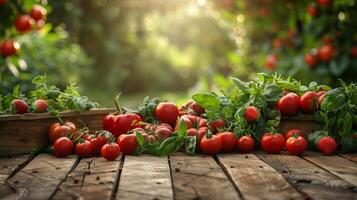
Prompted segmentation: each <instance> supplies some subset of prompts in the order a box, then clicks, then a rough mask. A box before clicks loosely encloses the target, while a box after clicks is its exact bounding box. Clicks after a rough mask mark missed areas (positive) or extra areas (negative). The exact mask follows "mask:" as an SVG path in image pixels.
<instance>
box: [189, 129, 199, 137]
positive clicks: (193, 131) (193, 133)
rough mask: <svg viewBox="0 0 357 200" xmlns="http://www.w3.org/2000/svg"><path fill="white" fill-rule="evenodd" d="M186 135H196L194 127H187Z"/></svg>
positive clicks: (196, 131)
mask: <svg viewBox="0 0 357 200" xmlns="http://www.w3.org/2000/svg"><path fill="white" fill-rule="evenodd" d="M186 134H187V136H197V135H198V130H196V129H194V128H190V129H187V131H186Z"/></svg>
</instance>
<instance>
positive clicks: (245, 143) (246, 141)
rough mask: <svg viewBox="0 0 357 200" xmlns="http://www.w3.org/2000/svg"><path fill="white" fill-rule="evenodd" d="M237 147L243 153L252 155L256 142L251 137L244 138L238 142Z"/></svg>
mask: <svg viewBox="0 0 357 200" xmlns="http://www.w3.org/2000/svg"><path fill="white" fill-rule="evenodd" d="M236 146H237V147H238V149H239V151H240V152H242V153H250V152H252V150H253V149H254V146H255V142H254V140H253V138H252V137H250V136H242V137H240V138H239V139H238V140H237V143H236Z"/></svg>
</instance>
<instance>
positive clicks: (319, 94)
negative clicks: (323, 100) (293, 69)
mask: <svg viewBox="0 0 357 200" xmlns="http://www.w3.org/2000/svg"><path fill="white" fill-rule="evenodd" d="M316 94H317V96H318V97H320V96H322V95H324V94H326V91H324V90H320V91H318V92H317V93H316Z"/></svg>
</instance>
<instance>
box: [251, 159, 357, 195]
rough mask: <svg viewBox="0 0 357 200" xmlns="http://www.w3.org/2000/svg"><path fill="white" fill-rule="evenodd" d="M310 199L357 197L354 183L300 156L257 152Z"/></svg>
mask: <svg viewBox="0 0 357 200" xmlns="http://www.w3.org/2000/svg"><path fill="white" fill-rule="evenodd" d="M257 156H259V158H261V159H262V160H264V161H265V162H266V163H268V164H269V165H270V166H271V167H273V168H274V169H275V170H276V171H278V172H279V173H280V174H281V175H283V176H284V177H285V178H286V179H287V180H288V181H289V182H290V183H291V184H292V185H294V186H295V187H296V188H297V189H298V190H300V191H302V192H303V193H304V194H306V195H307V196H309V198H310V199H331V200H333V199H356V198H357V190H356V189H355V188H354V187H353V185H352V184H350V183H348V182H346V181H345V180H343V179H341V178H338V177H336V176H335V175H333V174H331V173H329V172H328V171H326V170H324V169H321V168H320V167H318V166H316V165H314V164H312V163H310V162H309V161H306V160H304V159H302V158H300V157H297V156H292V155H288V154H278V155H272V154H270V155H267V154H257Z"/></svg>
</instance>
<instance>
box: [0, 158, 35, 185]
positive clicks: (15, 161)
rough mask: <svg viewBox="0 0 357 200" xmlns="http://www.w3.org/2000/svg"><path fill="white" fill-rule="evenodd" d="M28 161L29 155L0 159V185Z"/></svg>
mask: <svg viewBox="0 0 357 200" xmlns="http://www.w3.org/2000/svg"><path fill="white" fill-rule="evenodd" d="M30 159H31V158H30V155H20V156H12V157H0V184H2V183H3V181H5V179H7V178H8V177H9V176H10V175H11V174H12V173H13V172H14V171H15V170H17V169H18V168H19V167H22V166H23V165H25V164H26V163H27V162H28V161H29V160H30Z"/></svg>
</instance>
